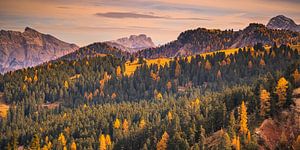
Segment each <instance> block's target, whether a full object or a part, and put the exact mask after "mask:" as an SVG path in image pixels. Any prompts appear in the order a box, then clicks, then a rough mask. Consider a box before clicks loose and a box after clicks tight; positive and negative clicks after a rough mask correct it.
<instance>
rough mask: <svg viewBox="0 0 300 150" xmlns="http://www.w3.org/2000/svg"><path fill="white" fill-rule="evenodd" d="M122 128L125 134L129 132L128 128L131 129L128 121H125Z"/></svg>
mask: <svg viewBox="0 0 300 150" xmlns="http://www.w3.org/2000/svg"><path fill="white" fill-rule="evenodd" d="M122 127H123V131H124V132H125V133H127V132H128V128H129V124H128V121H127V119H124V121H123V124H122Z"/></svg>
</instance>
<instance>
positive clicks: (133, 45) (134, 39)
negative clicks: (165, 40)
mask: <svg viewBox="0 0 300 150" xmlns="http://www.w3.org/2000/svg"><path fill="white" fill-rule="evenodd" d="M106 43H107V44H108V45H110V46H112V47H116V48H118V49H121V50H123V51H127V52H130V53H134V52H137V51H140V50H143V49H146V48H153V47H155V44H154V43H153V41H152V39H151V38H150V37H147V36H146V35H145V34H140V35H130V36H129V37H124V38H120V39H117V40H112V41H107V42H106Z"/></svg>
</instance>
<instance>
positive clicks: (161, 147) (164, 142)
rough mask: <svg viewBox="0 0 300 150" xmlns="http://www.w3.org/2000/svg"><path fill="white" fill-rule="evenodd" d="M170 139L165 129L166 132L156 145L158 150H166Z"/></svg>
mask: <svg viewBox="0 0 300 150" xmlns="http://www.w3.org/2000/svg"><path fill="white" fill-rule="evenodd" d="M168 140H169V135H168V133H167V132H166V131H165V132H164V134H163V135H162V137H161V139H160V141H159V142H158V143H157V145H156V149H157V150H166V149H167V146H168Z"/></svg>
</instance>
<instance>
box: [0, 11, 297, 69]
mask: <svg viewBox="0 0 300 150" xmlns="http://www.w3.org/2000/svg"><path fill="white" fill-rule="evenodd" d="M299 42H300V33H299V25H297V24H296V23H295V22H294V21H293V20H292V19H290V18H287V17H285V16H283V15H279V16H276V17H274V18H271V19H270V21H269V22H268V24H267V25H266V26H265V25H263V24H258V23H250V24H249V26H247V27H246V28H244V29H243V30H239V31H233V30H219V29H205V28H197V29H192V30H187V31H184V32H182V33H181V34H180V35H179V36H178V38H177V40H175V41H171V42H169V43H167V44H164V45H162V46H158V47H156V45H155V44H154V43H153V41H152V39H151V38H150V37H147V36H146V35H145V34H140V35H131V36H129V37H124V38H120V39H117V40H111V41H105V42H95V43H93V44H90V45H87V46H84V47H81V48H79V47H78V46H76V45H75V44H70V43H66V42H63V41H61V40H58V39H57V38H55V37H53V36H51V35H48V34H43V33H40V32H38V31H36V30H34V29H32V28H29V27H26V29H25V31H24V32H17V31H5V30H1V31H0V54H1V55H0V73H5V72H8V71H13V70H16V69H21V68H26V67H31V66H36V65H38V64H41V63H43V62H47V61H50V60H55V59H57V58H60V57H62V56H64V57H62V58H64V59H81V58H84V57H94V56H99V55H107V54H111V55H114V56H116V57H123V58H126V59H128V58H130V57H131V55H134V56H135V57H145V58H158V57H176V56H188V55H194V54H200V53H205V52H212V51H216V50H220V49H230V48H238V47H245V46H253V45H254V44H256V43H262V44H264V45H265V44H267V45H273V44H274V43H276V44H278V45H280V44H298V43H299Z"/></svg>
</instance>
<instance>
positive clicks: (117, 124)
mask: <svg viewBox="0 0 300 150" xmlns="http://www.w3.org/2000/svg"><path fill="white" fill-rule="evenodd" d="M120 125H121V123H120V120H119V119H118V118H117V119H116V120H115V122H114V128H115V129H119V128H120Z"/></svg>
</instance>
